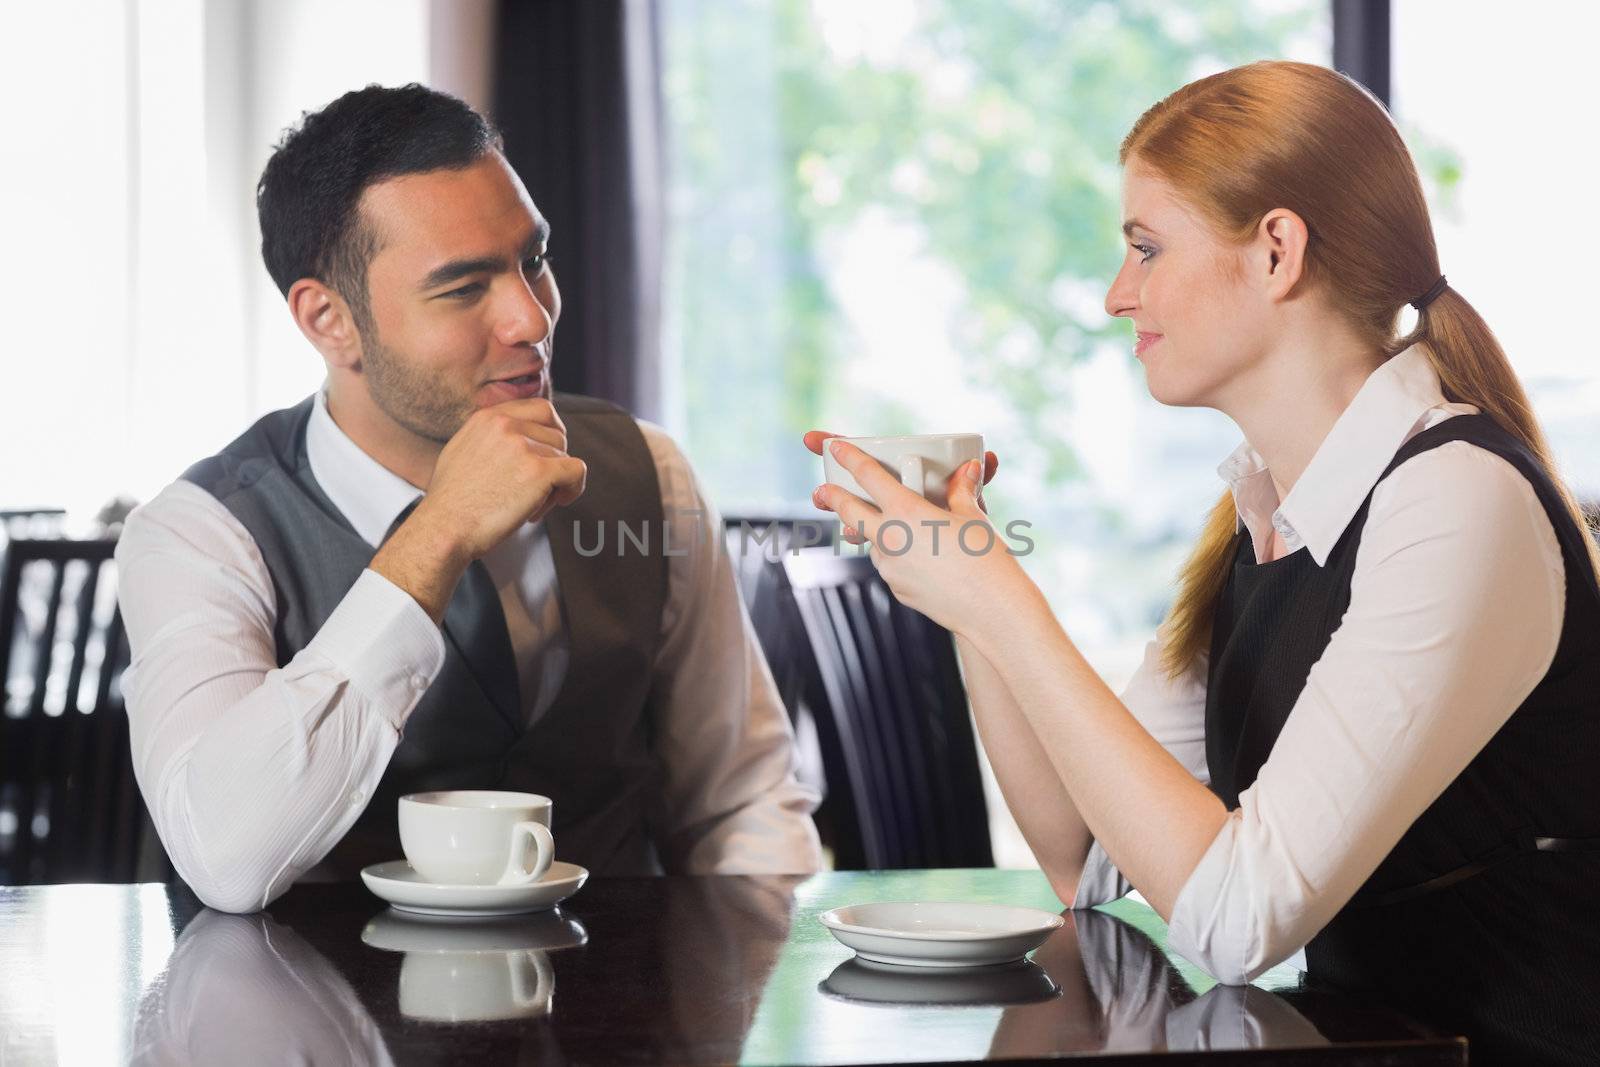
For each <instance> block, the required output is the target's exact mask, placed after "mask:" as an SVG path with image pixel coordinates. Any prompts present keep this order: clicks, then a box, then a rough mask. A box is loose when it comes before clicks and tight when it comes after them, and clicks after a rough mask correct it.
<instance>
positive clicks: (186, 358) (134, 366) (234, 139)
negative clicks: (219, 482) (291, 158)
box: [0, 0, 493, 522]
mask: <svg viewBox="0 0 1600 1067" xmlns="http://www.w3.org/2000/svg"><path fill="white" fill-rule="evenodd" d="M492 25H493V0H469V2H460V0H454V2H452V0H341V2H340V3H337V4H329V3H321V2H316V0H211V2H202V0H99V2H85V3H76V4H73V3H59V4H58V3H51V4H26V5H8V6H6V7H4V8H0V93H3V98H4V99H5V100H6V101H7V102H8V105H9V106H8V108H7V120H6V122H5V126H4V129H3V131H0V203H3V205H4V209H3V210H4V215H3V217H4V218H5V220H6V222H5V226H4V231H5V236H4V239H3V240H4V246H3V247H4V254H3V255H0V507H8V506H18V505H32V504H48V505H59V506H65V507H67V508H68V509H69V511H70V512H71V513H72V515H73V518H74V520H75V522H82V521H83V520H84V519H86V518H88V517H92V515H93V512H94V511H95V509H96V508H98V507H99V505H100V504H102V503H103V502H105V501H106V500H107V499H108V498H110V497H112V496H113V495H116V494H127V495H131V496H133V497H134V498H136V499H139V500H145V499H148V498H149V497H150V496H151V495H153V494H154V493H155V492H157V491H158V490H159V489H160V488H161V486H163V485H165V484H166V483H167V482H169V481H171V480H172V479H173V478H174V477H176V476H177V475H178V474H179V473H181V472H182V471H183V469H184V468H185V467H186V466H187V465H188V464H190V463H191V462H193V461H194V460H196V459H199V458H201V457H203V456H206V455H209V454H211V453H212V452H214V451H216V449H218V448H219V447H221V446H222V445H224V444H226V443H227V442H228V441H229V440H231V439H232V438H233V436H235V435H236V434H237V433H238V432H239V431H241V430H242V429H243V428H244V427H245V426H246V425H248V423H249V422H250V421H251V420H253V419H254V418H255V417H257V416H258V415H260V414H262V413H264V412H266V411H269V410H271V409H273V408H276V407H281V406H284V405H286V404H289V403H293V402H294V401H296V400H298V399H299V398H301V397H303V396H305V395H306V394H307V393H308V392H310V391H311V390H313V389H315V388H316V387H317V385H318V384H319V383H320V382H321V380H322V375H323V371H322V362H321V359H320V358H319V357H318V355H317V353H316V351H315V350H314V349H312V348H311V347H310V345H308V344H307V343H306V342H305V340H304V339H303V338H302V337H301V336H300V334H299V332H298V330H296V329H295V327H294V325H293V323H292V322H291V321H290V319H289V316H288V314H287V312H286V310H285V308H284V305H283V300H282V298H281V297H280V296H279V294H278V292H277V290H276V289H275V288H274V287H273V285H272V283H271V281H270V279H269V278H268V277H267V273H266V270H265V268H264V267H263V266H262V264H261V257H260V252H259V248H260V234H259V232H258V230H257V227H256V218H255V183H256V179H257V177H258V176H259V175H260V173H261V168H262V166H263V165H264V164H265V162H266V159H267V156H268V154H269V153H270V151H271V149H272V146H273V145H274V143H275V142H276V141H277V140H278V138H279V136H280V134H281V132H282V130H283V129H284V128H285V127H286V126H288V125H290V124H291V123H293V122H295V121H296V120H297V119H298V118H299V116H300V114H301V113H302V112H304V111H308V110H315V109H316V108H319V107H321V106H322V105H323V104H325V103H327V102H328V101H329V100H331V99H333V98H334V97H335V96H338V95H339V94H340V93H343V92H345V91H346V90H348V89H353V88H358V87H360V86H363V85H366V84H368V83H371V82H378V83H381V84H385V85H396V84H401V83H404V82H409V81H421V82H432V83H433V84H435V85H437V86H439V87H440V88H444V89H446V90H448V91H452V92H456V93H457V94H459V95H462V96H463V97H465V98H466V99H468V101H469V102H470V103H474V104H476V105H479V106H481V105H482V104H483V103H484V101H485V100H486V99H487V97H488V94H489V79H488V58H487V57H488V56H489V55H490V48H489V45H490V42H489V40H488V36H487V35H488V32H489V28H490V27H492Z"/></svg>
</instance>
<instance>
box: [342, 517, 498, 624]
mask: <svg viewBox="0 0 1600 1067" xmlns="http://www.w3.org/2000/svg"><path fill="white" fill-rule="evenodd" d="M471 562H472V560H471V557H470V556H469V555H468V553H467V552H466V551H465V550H464V549H463V547H462V545H461V542H460V540H459V538H458V537H457V536H456V535H455V534H454V533H452V532H451V530H450V529H449V528H448V527H447V526H446V525H445V524H444V523H441V522H438V521H435V519H434V517H433V516H432V515H431V514H430V513H429V512H428V510H427V502H426V500H424V502H423V503H422V504H420V505H418V506H417V510H416V511H415V512H413V513H412V515H411V517H410V518H409V519H407V520H406V521H405V522H403V523H401V524H400V527H399V528H398V529H397V530H395V532H394V533H393V535H391V536H390V538H389V539H388V540H387V541H385V542H384V543H383V547H381V548H379V549H378V554H377V555H375V556H373V557H372V562H371V563H370V564H368V565H367V566H368V569H369V570H372V571H374V572H376V573H378V574H381V575H383V576H384V577H385V578H387V579H389V581H390V582H392V583H393V584H394V585H395V586H396V587H397V588H399V589H402V590H404V591H405V592H406V593H409V594H410V596H411V598H412V599H413V600H415V601H416V602H417V603H418V604H419V605H421V607H422V610H423V611H426V612H427V613H428V617H429V618H430V619H432V620H433V621H434V622H436V623H437V622H441V621H443V619H444V613H445V609H446V608H448V607H449V605H450V596H451V594H452V593H454V592H455V588H456V583H457V582H459V581H460V580H461V575H462V574H463V573H464V572H465V571H466V569H467V565H468V564H469V563H471Z"/></svg>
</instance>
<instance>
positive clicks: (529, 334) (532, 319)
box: [495, 278, 555, 347]
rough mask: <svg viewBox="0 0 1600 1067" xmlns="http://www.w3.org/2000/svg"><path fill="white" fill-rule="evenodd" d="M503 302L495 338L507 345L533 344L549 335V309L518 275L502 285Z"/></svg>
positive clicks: (550, 321) (550, 320)
mask: <svg viewBox="0 0 1600 1067" xmlns="http://www.w3.org/2000/svg"><path fill="white" fill-rule="evenodd" d="M506 289H507V290H508V292H507V295H506V298H505V303H504V305H503V306H502V310H501V313H500V321H499V323H498V324H497V325H496V328H495V335H496V339H497V340H499V341H500V343H501V344H503V345H507V346H511V347H517V346H522V347H527V346H530V345H536V344H539V343H540V342H542V341H544V340H545V339H547V338H548V337H549V336H550V331H551V330H553V329H554V328H555V321H554V320H553V319H552V318H551V317H550V309H549V308H547V307H545V306H544V305H543V304H542V303H540V302H539V298H538V297H537V296H536V295H534V292H533V289H532V287H531V286H529V285H528V283H527V280H526V279H522V278H518V279H517V280H515V281H514V282H512V283H511V284H510V285H508V286H507V287H506Z"/></svg>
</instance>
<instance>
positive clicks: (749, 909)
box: [0, 870, 1466, 1067]
mask: <svg viewBox="0 0 1600 1067" xmlns="http://www.w3.org/2000/svg"><path fill="white" fill-rule="evenodd" d="M907 899H943V900H968V899H970V900H992V901H1004V902H1010V903H1017V904H1029V905H1034V906H1038V907H1043V908H1048V909H1049V910H1051V911H1058V910H1060V906H1059V904H1057V903H1056V901H1055V898H1054V897H1053V896H1052V895H1051V893H1050V890H1049V887H1048V885H1047V884H1046V883H1045V880H1044V879H1043V877H1042V876H1040V875H1039V874H1038V873H1036V872H1031V871H995V870H981V871H911V872H892V873H882V874H856V873H834V874H824V875H818V876H816V877H814V878H810V879H806V880H800V879H781V878H736V877H705V878H663V879H595V880H593V881H591V882H590V883H589V885H588V886H586V887H585V888H584V889H583V891H582V892H581V893H579V894H578V895H577V896H576V897H574V898H572V899H571V900H570V901H568V902H567V903H566V904H565V905H564V906H563V907H562V908H561V909H560V911H559V913H547V914H545V915H543V916H524V917H520V918H517V919H511V920H504V919H502V920H495V921H487V922H478V923H469V924H458V925H447V926H440V925H439V924H431V925H430V924H425V923H419V922H417V921H415V920H406V919H405V918H403V917H401V916H398V915H397V914H396V913H393V912H390V911H389V910H388V909H387V907H386V906H385V905H384V904H383V903H382V902H381V901H379V900H378V899H377V898H375V897H373V896H371V895H370V894H368V893H367V892H366V890H365V889H363V888H362V887H360V886H356V885H329V886H300V887H297V888H295V889H293V890H291V891H290V892H289V893H288V894H287V895H285V896H284V897H283V898H282V899H281V900H279V901H278V902H277V903H275V904H274V905H273V906H272V907H271V908H269V909H268V910H267V912H265V913H262V914H258V915H243V916H240V915H226V914H223V913H220V912H213V911H210V910H207V909H205V908H203V907H201V906H200V905H199V904H198V902H197V901H195V900H194V898H193V897H192V896H190V895H189V894H188V893H187V892H186V891H183V890H181V889H178V890H175V889H169V888H168V887H166V886H159V885H142V886H110V885H107V886H98V885H95V886H90V885H84V886H44V887H26V888H0V1035H3V1036H0V1063H3V1064H5V1065H7V1067H10V1065H12V1064H22V1063H33V1062H45V1063H56V1062H59V1063H71V1062H87V1063H107V1062H110V1063H115V1062H123V1061H126V1060H128V1059H134V1060H139V1061H142V1062H155V1063H184V1062H193V1063H202V1064H222V1065H225V1067H238V1065H241V1064H244V1063H257V1062H260V1063H291V1062H302V1063H315V1064H323V1063H328V1064H345V1063H349V1064H368V1063H375V1064H381V1063H413V1062H474V1061H482V1062H489V1063H584V1064H632V1063H673V1064H703V1063H746V1064H881V1063H965V1062H970V1061H977V1060H1009V1061H1028V1060H1034V1059H1038V1060H1044V1059H1054V1058H1058V1057H1074V1056H1081V1055H1094V1056H1100V1057H1105V1058H1107V1059H1109V1060H1110V1061H1111V1062H1116V1063H1141V1062H1146V1061H1147V1060H1150V1061H1154V1059H1156V1058H1157V1057H1159V1058H1160V1059H1161V1060H1162V1062H1170V1060H1172V1059H1176V1060H1180V1061H1182V1060H1195V1061H1200V1062H1205V1063H1230V1062H1235V1061H1243V1060H1250V1061H1251V1062H1277V1063H1300V1062H1303V1061H1304V1062H1313V1061H1314V1062H1318V1063H1363V1064H1373V1063H1379V1064H1401V1063H1418V1064H1446V1063H1449V1064H1464V1063H1465V1062H1466V1049H1465V1045H1464V1044H1463V1043H1462V1042H1461V1041H1460V1040H1459V1039H1456V1038H1452V1037H1449V1036H1446V1035H1442V1034H1439V1033H1436V1032H1433V1031H1430V1030H1428V1029H1427V1028H1425V1027H1422V1026H1420V1025H1417V1024H1414V1023H1411V1022H1409V1021H1407V1020H1406V1019H1404V1018H1401V1017H1399V1016H1398V1015H1395V1014H1394V1013H1392V1012H1389V1011H1387V1010H1385V1009H1383V1008H1381V1007H1375V1006H1363V1005H1361V1004H1357V1003H1355V1002H1352V1001H1350V1000H1348V999H1345V998H1342V997H1339V996H1335V995H1332V994H1329V993H1325V992H1319V991H1317V990H1314V989H1310V988H1307V987H1306V986H1305V985H1304V984H1303V983H1302V981H1301V980H1300V976H1299V975H1298V973H1297V972H1293V971H1292V970H1286V969H1281V968H1280V969H1279V970H1277V971H1274V972H1270V973H1269V974H1267V975H1266V976H1264V977H1263V978H1262V979H1261V980H1260V981H1258V982H1257V984H1256V985H1253V986H1249V987H1246V988H1242V989H1239V988H1228V987H1225V986H1217V985H1215V984H1214V983H1213V982H1211V981H1210V980H1209V979H1207V978H1206V977H1205V976H1204V975H1202V974H1201V973H1199V972H1198V971H1196V970H1195V969H1194V968H1193V967H1191V966H1190V965H1188V964H1187V963H1185V962H1184V961H1182V960H1181V959H1179V958H1177V957H1172V956H1169V955H1167V954H1166V953H1165V952H1164V951H1163V950H1162V948H1161V939H1162V936H1163V933H1164V931H1163V929H1162V927H1161V922H1160V919H1159V918H1158V917H1157V916H1156V915H1155V914H1154V912H1152V911H1150V910H1149V909H1148V908H1145V907H1143V906H1142V905H1140V904H1138V903H1136V902H1134V901H1120V902H1118V904H1116V905H1112V906H1111V908H1110V910H1100V911H1095V912H1088V913H1079V914H1076V915H1073V914H1071V913H1069V914H1068V917H1069V922H1068V924H1067V925H1066V926H1065V927H1064V928H1062V929H1061V930H1060V931H1058V932H1057V933H1056V934H1055V935H1053V936H1052V937H1051V939H1050V940H1049V941H1047V942H1046V943H1045V944H1044V946H1043V947H1041V948H1040V949H1039V950H1038V951H1037V952H1036V953H1034V955H1033V962H1031V963H1027V964H1023V965H1019V966H1015V967H1012V968H1009V969H1006V970H1003V971H998V972H995V973H992V974H988V975H984V976H980V977H973V976H971V975H967V976H955V975H945V976H927V975H916V974H912V975H906V976H904V977H899V976H896V975H893V974H885V973H884V972H882V971H872V970H869V969H867V968H864V967H862V966H861V964H859V963H857V962H855V961H853V960H852V958H851V954H850V952H849V951H848V950H847V949H845V948H844V947H843V946H841V945H840V944H838V943H837V942H836V941H834V940H833V938H832V937H831V936H830V935H829V934H828V932H827V931H826V930H824V929H823V928H822V926H821V925H820V924H819V923H818V922H817V919H816V916H817V914H818V913H819V912H821V911H824V910H826V909H827V908H830V907H834V906H838V905H841V904H847V903H852V902H858V901H867V900H907Z"/></svg>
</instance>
